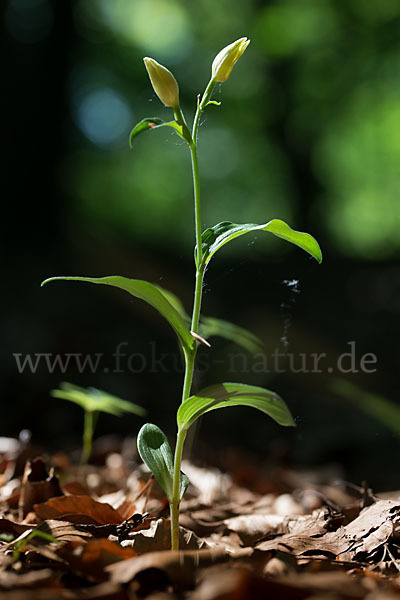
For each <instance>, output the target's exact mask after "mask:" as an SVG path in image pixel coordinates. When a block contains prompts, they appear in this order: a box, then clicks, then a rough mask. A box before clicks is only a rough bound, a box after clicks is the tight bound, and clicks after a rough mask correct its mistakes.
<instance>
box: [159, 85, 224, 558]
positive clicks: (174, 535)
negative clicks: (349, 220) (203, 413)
mask: <svg viewBox="0 0 400 600" xmlns="http://www.w3.org/2000/svg"><path fill="white" fill-rule="evenodd" d="M214 87H215V81H214V80H211V81H210V82H209V83H208V85H207V88H206V90H205V92H204V94H203V98H202V99H201V101H199V102H198V103H197V110H196V114H195V117H194V120H193V129H192V135H191V140H190V142H189V147H190V154H191V158H192V174H193V191H194V220H195V236H196V285H195V291H194V301H193V311H192V323H191V330H192V331H193V332H194V333H198V329H199V322H200V312H201V300H202V295H203V279H204V266H203V265H202V259H203V249H202V244H201V205H200V176H199V163H198V159H197V134H198V128H199V123H200V116H201V113H202V112H203V110H204V109H205V107H206V106H207V104H208V102H209V100H210V98H211V95H212V93H213V90H214ZM175 117H176V118H180V119H181V120H182V121H183V122H184V123H185V119H184V116H183V114H182V113H181V112H180V113H179V114H178V113H176V115H175ZM184 353H185V379H184V382H183V390H182V402H184V401H185V400H187V398H189V396H190V390H191V388H192V381H193V373H194V366H195V362H196V355H197V344H196V345H195V346H194V348H193V350H186V349H185V350H184ZM185 438H186V431H178V435H177V438H176V446H175V456H174V475H173V484H172V485H173V488H172V489H173V491H172V499H171V502H170V512H171V548H172V550H179V503H180V500H179V487H180V476H181V462H182V452H183V444H184V442H185Z"/></svg>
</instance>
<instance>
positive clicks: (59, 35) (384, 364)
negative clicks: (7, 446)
mask: <svg viewBox="0 0 400 600" xmlns="http://www.w3.org/2000/svg"><path fill="white" fill-rule="evenodd" d="M1 28H2V32H1V33H2V35H1V40H2V41H1V43H2V56H3V66H2V77H1V81H2V86H3V91H2V94H1V99H0V101H1V103H2V110H1V115H2V119H3V127H2V142H3V143H2V147H3V158H2V167H3V169H4V172H3V175H2V182H3V184H2V185H3V191H2V197H3V202H2V206H3V219H2V220H3V234H2V238H3V242H4V249H3V257H4V261H3V267H2V281H3V285H2V299H3V302H4V306H3V310H2V314H1V320H2V327H1V329H2V339H3V343H2V356H1V384H0V385H1V402H2V411H1V434H2V435H18V432H19V431H20V430H21V429H23V428H28V429H30V430H31V431H32V436H33V437H32V439H33V440H34V441H35V442H37V443H44V444H46V445H47V446H48V447H49V448H52V449H57V448H60V447H62V448H69V447H73V446H74V445H78V444H79V443H80V428H81V415H80V413H79V409H78V408H77V407H75V406H72V405H67V403H65V402H63V401H61V400H55V399H52V398H50V396H49V391H50V390H51V389H52V388H54V387H57V386H58V385H59V383H60V381H63V380H66V381H70V382H73V383H75V384H78V385H83V386H89V385H93V386H95V387H98V388H100V389H104V390H106V391H108V392H110V393H114V394H116V395H120V396H121V397H122V398H126V399H130V400H132V401H134V402H137V403H138V404H141V405H143V406H145V407H147V409H148V411H149V419H150V420H152V421H154V422H156V423H158V424H159V425H162V426H163V428H164V429H165V430H166V431H167V432H168V433H169V434H170V435H172V434H173V433H174V428H175V425H174V418H175V417H174V414H175V407H176V405H177V403H178V402H179V394H180V385H181V380H182V373H181V372H179V368H180V366H181V362H180V358H179V353H178V350H177V346H176V342H175V339H174V334H173V332H172V330H170V328H169V326H168V324H166V323H165V322H164V321H163V319H162V318H161V317H159V315H158V314H157V313H156V312H155V311H154V310H153V309H151V308H150V307H147V306H146V305H145V304H144V303H142V302H140V301H138V300H134V299H132V298H130V297H129V296H128V295H124V293H123V292H119V291H117V290H111V289H107V288H102V287H97V286H96V287H94V286H89V285H83V284H82V285H81V284H78V283H54V284H52V285H49V286H48V287H46V288H43V289H41V288H40V282H41V281H42V280H43V279H45V278H46V277H49V276H51V275H63V274H65V275H67V274H73V275H90V276H103V275H112V274H120V275H125V276H130V277H134V278H143V279H147V280H149V281H152V282H154V283H158V284H160V285H162V286H164V287H165V288H167V289H169V290H171V291H173V292H175V293H176V294H177V295H178V296H179V297H180V298H181V299H182V301H183V302H184V304H185V306H186V308H187V310H188V311H189V310H190V308H191V301H192V289H193V260H192V257H193V216H192V188H191V172H190V157H189V153H188V151H187V148H186V147H185V145H184V143H183V142H181V141H180V140H179V139H178V138H177V137H176V136H174V134H173V132H172V130H171V131H170V130H168V131H167V130H164V129H161V130H159V131H155V132H152V133H151V134H148V135H143V136H141V137H140V138H138V140H137V143H136V145H135V147H134V149H133V150H130V149H129V147H128V141H127V140H128V135H129V131H130V129H131V127H132V126H133V124H135V123H136V122H137V121H139V120H140V119H142V118H144V117H147V116H149V117H153V116H160V117H162V118H167V119H168V118H170V116H171V115H170V114H169V111H168V109H166V108H164V107H163V105H161V103H160V102H159V101H158V99H157V97H156V96H155V94H154V93H153V90H152V88H151V86H150V83H149V81H148V78H147V74H146V71H145V68H144V65H143V62H142V57H143V56H151V57H154V58H155V59H157V60H158V61H159V62H162V63H163V64H165V65H166V66H168V67H169V68H170V69H171V70H172V71H173V73H174V74H175V76H176V78H177V79H178V81H179V85H180V89H181V101H182V107H183V109H184V111H185V114H186V116H187V118H188V119H189V120H191V118H192V115H193V112H194V108H195V100H196V95H197V94H198V93H199V92H202V91H203V89H204V87H205V85H206V83H207V81H208V79H209V74H210V66H211V62H212V60H213V58H214V56H215V55H216V53H217V52H218V51H219V50H220V49H221V48H222V47H223V46H225V45H226V44H228V43H230V42H232V41H233V40H235V39H236V38H238V37H241V36H248V37H249V38H251V41H252V42H251V45H250V46H249V48H248V50H247V51H246V53H245V55H244V56H243V58H242V59H241V60H240V61H239V63H238V64H237V65H236V66H235V69H234V71H233V73H232V75H231V77H230V78H229V80H228V81H227V82H226V83H225V84H223V85H221V86H220V87H219V89H218V90H217V92H216V95H215V98H216V99H217V100H220V101H221V102H222V105H221V107H220V108H217V107H210V108H209V109H208V110H207V113H206V116H205V118H204V119H203V124H202V127H201V128H200V141H199V152H200V168H201V173H202V199H203V221H204V226H205V227H206V226H209V225H212V224H215V223H217V222H218V221H222V220H231V221H234V222H238V223H241V222H242V223H245V222H250V223H265V222H266V221H268V220H270V219H272V218H276V217H277V218H282V219H285V220H287V221H288V222H289V224H291V226H292V227H294V228H296V229H300V230H304V231H308V232H310V233H312V234H313V235H314V236H315V237H316V238H317V239H318V240H319V242H320V244H321V247H322V249H323V252H324V262H323V263H322V265H321V266H318V265H317V263H316V262H315V261H314V260H313V259H311V258H309V257H308V255H306V254H305V253H303V252H302V251H301V250H299V249H298V248H296V247H294V246H291V245H289V244H286V243H285V242H283V241H281V240H278V239H276V238H274V239H270V236H268V235H265V234H259V235H254V236H247V237H244V238H242V239H240V240H236V241H235V242H234V243H232V244H231V245H229V246H227V247H226V248H224V250H223V251H221V252H220V253H219V254H218V255H217V256H216V257H215V259H214V260H213V262H212V263H211V266H210V268H209V271H208V273H207V278H206V290H205V291H206V293H205V296H204V304H203V309H204V313H205V314H207V315H209V316H215V317H220V318H224V319H229V320H231V321H233V322H235V323H237V324H239V325H241V326H242V327H246V328H248V329H250V330H251V331H254V332H255V333H256V334H257V335H258V336H259V337H260V338H262V340H263V342H264V344H265V356H266V357H267V358H268V357H271V354H272V353H273V352H274V351H277V352H279V353H282V354H285V355H286V357H283V358H281V359H280V363H279V368H278V369H277V368H275V366H276V365H274V363H273V362H272V361H271V360H270V359H268V367H267V368H261V367H260V360H261V359H260V357H255V358H254V357H253V358H252V356H251V355H250V354H248V353H246V352H244V351H242V350H241V349H240V348H237V347H236V346H235V345H234V344H232V343H231V342H227V341H225V340H220V339H216V338H215V339H214V341H213V347H212V349H211V351H206V350H205V349H204V350H202V351H201V356H200V358H201V366H202V369H201V371H200V372H199V373H198V374H197V377H196V386H197V388H198V387H199V386H201V387H203V386H205V385H208V384H211V383H214V382H217V381H224V380H225V381H226V380H228V381H230V380H233V381H243V382H247V383H254V384H259V385H264V386H267V387H271V388H272V389H274V390H276V391H277V392H278V393H280V394H281V395H282V396H283V397H284V398H285V399H286V401H287V402H288V404H289V406H290V407H291V409H292V411H293V413H294V415H295V416H296V418H297V422H298V427H297V429H296V430H295V431H294V430H290V431H289V430H286V429H285V430H284V429H281V428H279V427H278V426H277V425H276V424H274V423H272V422H270V421H269V420H268V419H267V418H261V416H260V415H259V414H258V413H256V412H255V411H251V410H250V409H245V408H243V409H241V408H235V410H231V411H216V412H215V413H213V414H212V415H208V416H207V417H205V418H204V419H203V421H202V424H201V427H200V429H199V431H198V437H197V439H196V440H195V445H194V451H195V452H196V453H197V454H198V455H199V456H204V457H206V458H208V459H209V458H210V455H211V457H212V453H213V452H215V453H218V452H220V451H222V450H223V449H224V448H225V449H226V448H230V447H236V448H242V450H243V451H244V452H247V453H248V455H249V456H253V457H254V460H259V461H268V460H273V461H278V462H279V461H280V462H284V463H286V464H290V465H294V466H300V467H307V468H308V467H318V466H321V465H326V464H338V465H341V466H342V467H343V469H344V475H345V476H346V477H348V478H349V479H352V480H353V481H355V482H357V483H358V482H359V481H361V480H362V479H367V480H368V482H369V483H371V484H372V485H375V486H379V487H380V488H384V487H393V486H396V485H397V486H398V485H399V476H398V472H397V469H396V470H395V469H393V467H392V465H393V462H394V461H393V456H396V455H397V453H398V450H399V447H400V439H399V433H400V416H399V415H400V406H399V404H398V392H399V383H398V370H399V366H400V362H399V359H400V352H399V346H398V338H399V312H400V265H399V263H398V251H399V248H400V236H399V234H398V231H399V226H400V203H399V197H398V196H399V187H400V186H399V181H400V179H399V176H400V173H399V170H400V169H399V164H400V161H399V156H400V85H399V75H400V37H399V28H400V4H399V2H398V0H380V1H379V2H364V1H363V0H346V1H333V0H277V1H268V2H260V1H257V0H248V1H246V2H240V1H239V0H233V1H232V0H220V1H219V2H215V1H214V0H197V1H196V2H191V3H187V2H184V1H183V0H112V1H111V0H76V1H66V0H64V1H60V0H8V1H5V2H3V3H2V5H1ZM271 237H272V236H271ZM123 342H126V344H125V345H123V346H122V347H121V352H123V353H125V354H127V355H133V354H135V356H134V357H133V358H131V360H130V363H129V364H130V366H131V368H130V369H129V368H128V367H127V364H128V363H127V361H128V357H125V358H122V359H121V360H122V362H121V365H122V366H121V367H120V368H119V369H118V370H120V371H123V372H121V373H115V372H113V371H115V370H116V369H115V368H114V367H113V365H114V362H113V361H115V359H114V358H113V357H112V354H113V353H115V352H116V347H117V346H118V345H119V344H121V343H123ZM350 342H351V344H350ZM350 350H351V351H352V354H353V359H354V361H355V363H354V364H352V363H351V360H350V357H347V358H345V359H343V360H342V363H341V365H342V367H343V366H344V365H345V367H346V368H345V369H339V368H338V363H337V360H338V357H339V356H340V355H342V354H343V353H348V352H349V351H350ZM38 353H42V354H49V355H51V357H52V358H51V359H52V360H53V359H54V357H55V356H56V355H60V357H61V359H62V360H64V359H65V357H66V356H67V355H68V354H76V353H79V354H82V356H83V357H84V356H86V355H88V354H90V355H92V356H94V355H95V354H96V353H97V354H102V355H103V357H102V360H101V362H100V366H99V367H98V368H97V369H90V368H86V369H84V370H83V372H81V373H80V372H79V370H80V369H79V368H78V367H77V365H76V362H74V360H71V361H70V364H69V366H68V368H67V369H65V373H63V372H62V370H61V369H60V367H59V366H58V365H56V366H55V367H54V368H50V369H49V368H48V366H46V363H45V362H44V361H45V359H41V360H40V361H39V362H38V365H37V368H35V369H33V370H32V369H29V368H28V367H26V368H25V369H19V368H18V365H17V363H16V360H15V357H14V356H13V355H14V354H18V355H20V360H24V357H26V355H27V354H30V355H32V359H33V360H35V355H37V354H38ZM300 353H303V354H305V357H306V358H305V359H304V360H311V359H310V357H311V355H312V354H313V353H326V354H327V357H326V359H325V360H324V361H321V363H320V371H321V372H320V373H310V372H308V373H306V372H304V371H305V370H312V369H311V368H308V369H307V368H303V363H301V360H303V359H301V357H300V358H299V354H300ZM367 353H368V354H373V355H374V356H375V357H376V364H374V365H372V366H371V364H372V363H369V365H368V368H369V370H373V371H374V372H371V373H366V372H363V370H362V369H361V368H360V360H361V358H362V356H363V355H365V354H367ZM288 354H292V355H293V357H294V358H292V367H293V365H294V367H295V369H293V368H290V360H289V356H288ZM164 355H167V356H166V357H165V356H164ZM233 355H235V356H236V355H240V356H239V357H237V356H236V357H235V356H233ZM369 358H371V357H369ZM160 359H161V363H160V362H159V363H156V362H155V361H156V360H160ZM124 361H125V362H124ZM354 361H353V362H354ZM310 364H311V363H307V365H308V366H309V367H310ZM107 365H108V366H107ZM311 367H312V365H311ZM92 370H94V371H95V372H91V371H92ZM293 370H301V371H303V372H299V373H294V372H291V371H293ZM341 370H342V371H343V370H345V371H351V372H346V373H343V372H341ZM357 370H358V372H355V371H357ZM20 371H22V372H20ZM32 371H35V372H32ZM51 371H53V372H51ZM278 371H280V372H278ZM338 377H339V378H340V381H339V382H338V381H337V378H338ZM349 383H350V384H351V387H349V386H348V385H346V384H349ZM333 386H336V387H335V389H333ZM338 386H339V387H338ZM385 400H386V402H390V403H391V404H386V403H385ZM391 411H392V412H391ZM397 411H399V412H397ZM373 413H374V414H373ZM385 422H386V424H385ZM141 423H142V421H141V420H140V419H139V418H138V417H129V419H128V418H124V419H122V420H118V419H116V418H113V417H106V416H104V417H102V418H101V419H100V421H99V425H98V434H102V433H103V434H106V433H112V432H118V433H120V434H122V435H126V434H132V433H133V434H134V433H135V432H136V431H137V430H138V428H139V427H140V425H141ZM205 449H208V451H207V450H205ZM210 449H211V450H210Z"/></svg>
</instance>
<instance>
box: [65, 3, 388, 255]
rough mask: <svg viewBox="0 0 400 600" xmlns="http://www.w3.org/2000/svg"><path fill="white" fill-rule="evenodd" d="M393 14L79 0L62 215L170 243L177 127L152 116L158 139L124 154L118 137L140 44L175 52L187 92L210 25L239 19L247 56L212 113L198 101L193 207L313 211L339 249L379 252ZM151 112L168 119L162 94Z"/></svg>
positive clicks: (227, 34)
mask: <svg viewBox="0 0 400 600" xmlns="http://www.w3.org/2000/svg"><path fill="white" fill-rule="evenodd" d="M399 16H400V4H399V2H398V1H397V0H381V1H380V2H362V1H361V0H349V1H348V2H330V1H329V0H321V1H320V0H279V1H274V2H268V4H266V5H265V6H263V5H260V4H259V3H256V2H255V0H250V1H249V2H239V1H236V2H234V3H233V4H232V2H230V1H229V2H228V0H221V2H218V3H215V2H213V1H211V0H198V1H197V2H196V3H187V2H184V1H183V0H135V2H132V1H131V0H115V1H113V2H109V1H108V0H80V1H78V2H77V6H76V11H75V20H76V28H77V31H78V40H77V45H78V49H79V51H78V52H76V56H77V57H79V59H76V62H75V64H73V67H72V71H71V78H70V90H71V111H72V117H73V120H74V122H75V125H76V135H75V139H74V140H73V142H72V147H71V153H70V155H69V156H67V157H66V161H65V164H64V169H63V171H62V174H61V176H62V177H63V180H65V182H66V184H67V186H69V191H70V193H71V195H72V196H73V197H74V198H75V203H76V204H75V215H74V220H76V219H77V218H78V219H79V220H80V221H81V222H82V227H83V228H85V227H88V228H90V229H91V230H93V229H94V230H96V227H97V228H98V229H99V230H101V229H102V228H103V227H104V226H106V227H107V229H108V230H113V229H114V231H115V232H118V233H119V234H121V233H122V234H123V235H125V236H126V237H127V238H131V239H132V240H139V241H142V242H145V243H146V244H150V245H151V244H153V243H155V242H154V241H152V240H154V239H157V245H159V246H161V245H162V244H164V243H167V244H168V245H169V246H170V247H171V248H172V249H175V250H176V252H180V251H181V249H183V248H185V247H187V244H188V243H190V239H191V238H190V232H189V231H188V229H187V227H185V225H184V224H185V222H186V219H189V218H190V211H189V208H188V206H187V202H186V190H187V189H188V186H189V185H190V174H189V173H188V170H187V169H186V166H187V164H185V161H187V157H186V154H185V148H184V142H182V141H179V139H177V138H176V136H174V134H173V132H172V131H171V130H170V129H169V128H164V129H161V130H160V131H159V132H157V134H156V135H157V136H158V137H159V141H160V143H159V144H154V143H153V142H152V140H149V139H148V138H144V139H143V140H142V143H141V148H140V152H136V153H135V161H133V162H132V160H131V158H130V157H129V156H127V154H126V152H125V139H126V135H127V133H128V132H129V130H130V125H131V122H132V120H136V121H139V120H140V119H141V118H142V117H145V116H147V115H148V114H152V113H154V109H152V108H151V107H152V106H153V104H154V96H152V95H151V94H150V93H149V91H148V88H146V85H145V77H144V74H143V72H142V70H141V69H140V68H139V65H140V59H141V56H143V54H145V55H146V54H149V55H156V56H157V57H158V59H159V60H160V61H161V62H163V63H164V64H169V65H170V66H171V67H173V68H174V69H175V70H176V68H177V67H179V72H180V74H181V76H180V80H179V85H180V92H181V104H182V106H183V107H184V108H185V106H186V105H187V104H188V103H189V102H191V98H192V97H193V96H194V95H196V94H197V93H199V91H200V90H199V89H198V88H197V84H196V82H195V81H194V78H193V77H192V74H193V73H198V74H199V77H200V79H201V78H202V77H203V78H205V77H206V69H205V67H204V62H203V57H204V56H206V57H207V56H208V57H209V59H210V60H211V59H212V58H213V49H214V47H215V45H216V40H218V41H219V40H223V39H226V41H229V39H232V38H234V37H235V34H238V35H239V34H240V32H241V31H243V28H245V29H246V31H248V32H249V36H250V37H251V38H252V46H251V53H252V61H251V65H247V66H246V67H244V66H243V65H240V64H239V65H238V66H237V69H238V76H237V77H235V79H234V81H232V82H231V84H230V86H229V90H226V92H225V93H224V104H225V107H224V111H223V113H221V115H218V120H217V118H216V115H215V113H214V114H213V113H211V112H210V113H209V114H208V115H207V128H206V129H205V130H204V132H203V131H202V138H201V143H200V146H199V163H200V168H201V170H202V173H203V189H204V192H205V194H206V195H207V197H208V198H209V202H208V204H207V206H206V207H205V208H204V220H205V222H213V223H217V222H219V221H222V220H223V219H224V218H225V215H226V214H227V212H228V210H229V215H230V218H231V219H232V221H234V222H238V223H240V222H246V219H247V215H248V214H249V213H250V214H251V215H252V217H253V219H254V221H255V222H260V223H261V222H262V221H263V218H264V215H265V209H266V208H268V212H269V214H271V215H272V216H275V215H276V216H278V215H279V217H280V218H283V219H285V220H289V221H290V220H293V218H294V217H295V215H297V214H301V215H302V218H303V219H304V222H306V221H307V222H308V223H309V224H310V223H311V225H313V224H314V223H315V224H316V223H318V224H319V226H320V227H324V228H325V231H326V234H327V235H329V236H330V238H331V244H332V246H333V248H335V247H336V251H337V252H339V253H344V254H346V255H349V256H356V257H357V256H358V257H361V258H367V259H383V258H387V257H390V256H393V255H394V253H395V252H396V251H398V249H399V247H400V238H399V236H398V235H397V231H398V227H399V225H400V203H399V202H398V198H397V195H398V183H397V182H398V168H397V164H398V154H399V150H400V148H399V136H398V135H397V129H398V121H399V116H400V100H399V83H398V69H399V56H400V38H399V36H398V25H397V23H398V19H399ZM204 23H207V24H208V26H207V27H204ZM236 37H237V36H236ZM218 43H219V42H218ZM266 64H267V65H268V66H269V68H268V69H266ZM116 66H117V68H116ZM138 90H140V91H138ZM216 99H217V100H218V99H219V90H218V88H217V90H216ZM158 114H159V115H160V117H161V118H164V117H165V120H168V119H169V117H168V109H167V108H165V109H163V110H161V111H159V112H158ZM249 131H251V132H252V133H251V140H249V137H248V133H249ZM154 165H156V166H157V168H154ZM227 179H228V180H229V183H227V182H226V181H227ZM166 180H168V187H169V193H168V194H167V195H166V194H163V193H162V191H161V190H162V189H163V186H164V183H165V181H166ZM243 198H246V202H243ZM150 222H151V226H150ZM89 223H90V227H89ZM308 226H310V225H308ZM150 231H151V233H152V235H153V236H154V238H150ZM263 244H267V242H263ZM278 247H279V246H278V245H277V244H273V245H271V246H270V248H269V250H270V251H272V252H275V251H277V248H278ZM267 249H268V248H267ZM288 250H289V247H288ZM239 251H240V250H239V247H236V248H235V246H232V247H231V248H229V249H228V252H230V253H232V254H235V253H238V252H239Z"/></svg>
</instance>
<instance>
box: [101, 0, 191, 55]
mask: <svg viewBox="0 0 400 600" xmlns="http://www.w3.org/2000/svg"><path fill="white" fill-rule="evenodd" d="M100 6H101V11H102V15H103V19H104V22H105V24H106V25H108V26H109V27H110V28H111V29H112V30H113V31H114V33H116V34H117V35H120V36H122V37H123V39H124V40H125V41H126V42H128V43H131V44H134V45H138V46H140V47H141V48H143V49H144V50H145V51H146V52H147V53H151V52H153V53H154V54H155V55H157V56H158V57H159V58H161V59H168V60H169V61H174V60H180V59H181V58H182V56H184V55H185V54H186V53H187V51H188V49H189V47H190V45H191V35H190V29H189V24H188V20H187V15H186V11H185V10H184V9H183V7H182V6H181V5H180V4H178V3H177V2H175V1H174V0H152V1H151V2H149V1H148V0H135V1H134V2H132V0H113V2H110V0H101V3H100Z"/></svg>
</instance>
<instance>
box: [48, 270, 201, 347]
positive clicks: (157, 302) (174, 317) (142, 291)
mask: <svg viewBox="0 0 400 600" xmlns="http://www.w3.org/2000/svg"><path fill="white" fill-rule="evenodd" d="M49 281H83V282H85V283H96V284H101V285H110V286H112V287H116V288H119V289H121V290H125V291H126V292H128V293H129V294H131V295H132V296H135V298H139V299H140V300H144V301H145V302H147V303H148V304H150V305H151V306H153V307H154V308H155V309H157V310H158V312H160V313H161V314H162V315H163V317H165V318H166V319H167V321H168V322H169V324H170V325H171V326H172V327H173V328H174V330H175V332H176V334H177V335H178V337H179V339H180V341H181V342H182V344H183V345H184V346H185V347H186V348H189V349H191V348H192V347H193V344H194V338H193V336H192V334H191V333H190V331H189V328H188V327H187V325H186V323H185V321H184V319H183V318H182V317H181V315H180V314H179V313H178V311H177V310H176V309H175V308H174V307H173V306H172V304H171V303H170V302H169V301H168V299H167V298H166V296H165V294H163V293H162V292H161V291H160V289H159V287H158V286H156V285H153V284H152V283H149V282H148V281H142V280H140V279H128V278H127V277H119V276H111V277H50V278H49V279H46V280H45V281H43V283H42V286H43V285H45V284H46V283H48V282H49Z"/></svg>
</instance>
